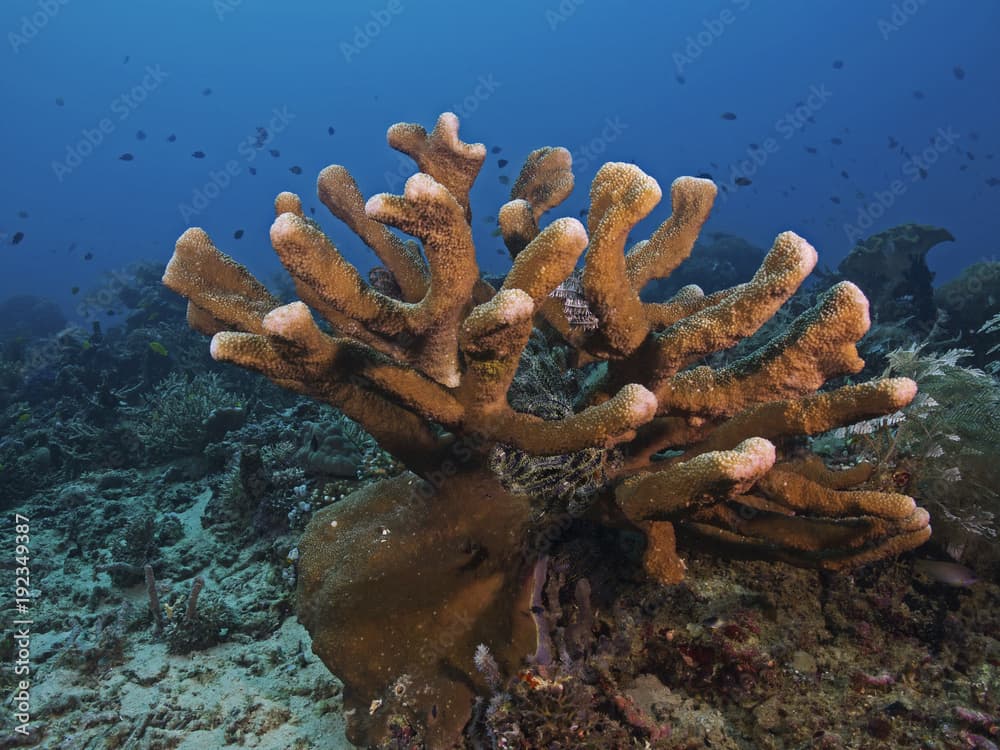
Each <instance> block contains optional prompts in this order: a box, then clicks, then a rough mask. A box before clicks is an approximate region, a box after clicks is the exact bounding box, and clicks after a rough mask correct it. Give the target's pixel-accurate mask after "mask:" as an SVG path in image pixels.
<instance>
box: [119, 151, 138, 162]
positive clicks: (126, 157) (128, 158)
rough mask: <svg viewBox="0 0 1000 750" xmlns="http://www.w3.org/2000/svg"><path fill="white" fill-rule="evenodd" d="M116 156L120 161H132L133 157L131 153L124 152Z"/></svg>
mask: <svg viewBox="0 0 1000 750" xmlns="http://www.w3.org/2000/svg"><path fill="white" fill-rule="evenodd" d="M118 158H119V159H121V160H122V161H132V160H133V159H134V158H135V157H134V156H132V154H129V153H124V154H122V155H121V156H119V157H118Z"/></svg>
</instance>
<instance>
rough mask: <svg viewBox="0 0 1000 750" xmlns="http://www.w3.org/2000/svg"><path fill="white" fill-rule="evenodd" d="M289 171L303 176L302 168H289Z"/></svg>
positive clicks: (296, 166)
mask: <svg viewBox="0 0 1000 750" xmlns="http://www.w3.org/2000/svg"><path fill="white" fill-rule="evenodd" d="M288 171H289V172H291V173H292V174H302V167H300V166H298V165H295V166H294V167H289V168H288Z"/></svg>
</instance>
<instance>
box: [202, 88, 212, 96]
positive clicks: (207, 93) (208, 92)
mask: <svg viewBox="0 0 1000 750" xmlns="http://www.w3.org/2000/svg"><path fill="white" fill-rule="evenodd" d="M201 95H202V96H211V95H212V89H202V90H201Z"/></svg>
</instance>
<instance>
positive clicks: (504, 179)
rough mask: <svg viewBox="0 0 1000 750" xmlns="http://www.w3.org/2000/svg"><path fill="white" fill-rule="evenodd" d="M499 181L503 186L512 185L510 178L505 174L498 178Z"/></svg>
mask: <svg viewBox="0 0 1000 750" xmlns="http://www.w3.org/2000/svg"><path fill="white" fill-rule="evenodd" d="M497 179H499V180H500V184H501V185H509V184H510V177H508V176H507V175H505V174H502V175H500V177H498V178H497Z"/></svg>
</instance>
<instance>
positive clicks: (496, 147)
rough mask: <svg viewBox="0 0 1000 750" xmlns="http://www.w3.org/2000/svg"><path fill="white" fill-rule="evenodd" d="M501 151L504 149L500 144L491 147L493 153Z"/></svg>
mask: <svg viewBox="0 0 1000 750" xmlns="http://www.w3.org/2000/svg"><path fill="white" fill-rule="evenodd" d="M501 151H503V149H502V148H500V146H494V147H493V148H491V149H490V153H491V154H499V153H500V152H501Z"/></svg>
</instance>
